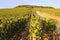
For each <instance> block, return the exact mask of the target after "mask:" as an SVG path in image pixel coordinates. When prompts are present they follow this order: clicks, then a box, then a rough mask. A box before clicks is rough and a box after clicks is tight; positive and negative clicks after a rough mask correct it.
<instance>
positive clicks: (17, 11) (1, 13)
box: [0, 5, 60, 18]
mask: <svg viewBox="0 0 60 40" xmlns="http://www.w3.org/2000/svg"><path fill="white" fill-rule="evenodd" d="M35 11H41V12H46V13H49V14H54V15H57V16H60V9H57V8H53V7H43V6H28V5H23V6H17V7H15V8H7V9H0V18H1V17H9V18H10V17H21V16H22V15H25V14H29V13H34V12H35Z"/></svg>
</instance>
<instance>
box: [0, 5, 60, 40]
mask: <svg viewBox="0 0 60 40" xmlns="http://www.w3.org/2000/svg"><path fill="white" fill-rule="evenodd" d="M36 11H41V12H46V13H49V14H53V15H56V16H60V12H59V11H60V9H56V8H53V7H42V6H28V5H22V6H17V7H14V8H6V9H0V40H29V39H30V40H33V39H36V40H41V39H42V38H43V37H42V36H43V35H42V36H41V33H43V34H44V33H46V35H48V36H47V37H50V36H51V35H52V37H53V33H55V32H56V27H57V26H56V23H57V21H56V20H54V19H48V20H47V19H46V18H42V19H40V17H39V16H37V15H36V14H35V13H36ZM50 39H51V38H50Z"/></svg>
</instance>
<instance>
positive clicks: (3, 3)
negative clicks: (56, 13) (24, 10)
mask: <svg viewBox="0 0 60 40" xmlns="http://www.w3.org/2000/svg"><path fill="white" fill-rule="evenodd" d="M18 5H38V6H52V7H55V8H60V0H0V8H12V7H15V6H18Z"/></svg>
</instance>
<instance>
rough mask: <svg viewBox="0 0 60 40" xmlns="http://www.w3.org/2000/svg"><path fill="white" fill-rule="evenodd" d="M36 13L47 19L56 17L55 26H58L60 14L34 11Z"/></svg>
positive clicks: (59, 24) (59, 25)
mask: <svg viewBox="0 0 60 40" xmlns="http://www.w3.org/2000/svg"><path fill="white" fill-rule="evenodd" d="M36 14H37V15H38V16H40V17H45V18H46V19H49V18H52V19H56V20H57V27H59V28H60V16H56V15H52V14H48V13H45V12H40V11H36Z"/></svg>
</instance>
